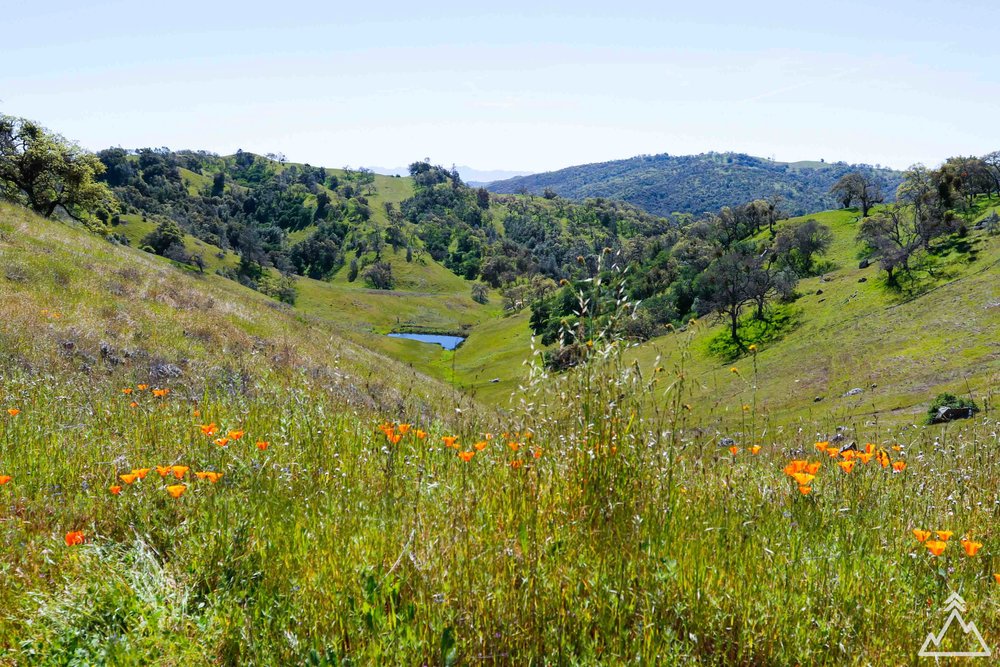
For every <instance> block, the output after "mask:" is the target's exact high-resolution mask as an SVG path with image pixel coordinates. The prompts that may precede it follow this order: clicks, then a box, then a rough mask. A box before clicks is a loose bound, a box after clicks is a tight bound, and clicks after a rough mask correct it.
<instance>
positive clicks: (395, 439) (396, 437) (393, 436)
mask: <svg viewBox="0 0 1000 667" xmlns="http://www.w3.org/2000/svg"><path fill="white" fill-rule="evenodd" d="M386 437H387V438H388V439H389V442H391V443H392V444H394V445H398V444H399V441H400V440H402V439H403V434H402V433H387V434H386Z"/></svg>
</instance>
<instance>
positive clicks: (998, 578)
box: [993, 573, 1000, 584]
mask: <svg viewBox="0 0 1000 667" xmlns="http://www.w3.org/2000/svg"><path fill="white" fill-rule="evenodd" d="M993 581H995V582H997V583H998V584H1000V573H997V574H994V575H993Z"/></svg>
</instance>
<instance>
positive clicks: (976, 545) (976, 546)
mask: <svg viewBox="0 0 1000 667" xmlns="http://www.w3.org/2000/svg"><path fill="white" fill-rule="evenodd" d="M962 548H963V549H965V555H967V556H969V557H970V558H971V557H973V556H975V555H976V553H977V552H978V551H979V550H980V549H982V548H983V545H982V543H981V542H973V541H972V540H966V539H963V540H962Z"/></svg>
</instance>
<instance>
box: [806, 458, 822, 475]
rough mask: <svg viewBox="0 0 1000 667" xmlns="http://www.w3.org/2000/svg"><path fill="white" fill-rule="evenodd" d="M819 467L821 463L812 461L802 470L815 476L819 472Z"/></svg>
mask: <svg viewBox="0 0 1000 667" xmlns="http://www.w3.org/2000/svg"><path fill="white" fill-rule="evenodd" d="M820 465H821V463H820V462H819V461H813V462H812V463H808V464H806V467H805V468H803V470H805V471H806V472H807V473H809V474H810V475H815V474H816V473H817V472H819V467H820Z"/></svg>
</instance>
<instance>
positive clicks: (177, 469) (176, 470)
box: [170, 466, 191, 479]
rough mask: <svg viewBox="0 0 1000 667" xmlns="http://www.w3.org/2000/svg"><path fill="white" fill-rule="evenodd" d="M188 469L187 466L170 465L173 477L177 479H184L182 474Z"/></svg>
mask: <svg viewBox="0 0 1000 667" xmlns="http://www.w3.org/2000/svg"><path fill="white" fill-rule="evenodd" d="M190 469H191V468H189V467H187V466H170V472H172V473H174V477H176V478H177V479H184V475H185V474H186V473H187V471H188V470H190Z"/></svg>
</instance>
